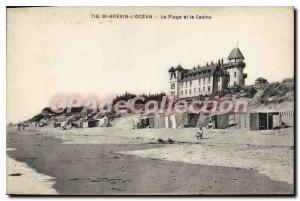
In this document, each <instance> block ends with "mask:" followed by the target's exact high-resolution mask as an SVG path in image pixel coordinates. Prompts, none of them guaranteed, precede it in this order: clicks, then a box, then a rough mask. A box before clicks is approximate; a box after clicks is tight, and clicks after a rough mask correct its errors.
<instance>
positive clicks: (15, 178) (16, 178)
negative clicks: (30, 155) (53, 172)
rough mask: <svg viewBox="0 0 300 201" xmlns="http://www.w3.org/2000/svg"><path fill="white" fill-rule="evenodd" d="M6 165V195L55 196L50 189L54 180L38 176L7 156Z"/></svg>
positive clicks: (41, 175) (23, 164)
mask: <svg viewBox="0 0 300 201" xmlns="http://www.w3.org/2000/svg"><path fill="white" fill-rule="evenodd" d="M6 164H7V167H8V168H7V172H6V178H7V179H6V189H7V190H6V193H7V194H23V195H28V194H31V195H32V194H35V195H55V194H57V192H56V190H55V189H54V188H53V187H52V186H53V185H54V183H55V182H54V181H55V178H53V177H50V176H48V175H44V174H40V173H38V172H36V171H35V170H34V169H32V168H30V167H28V165H26V164H25V163H22V162H18V161H16V160H14V159H12V158H10V157H9V156H8V157H7V158H6Z"/></svg>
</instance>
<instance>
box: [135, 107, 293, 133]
mask: <svg viewBox="0 0 300 201" xmlns="http://www.w3.org/2000/svg"><path fill="white" fill-rule="evenodd" d="M209 124H212V125H213V128H216V129H247V130H271V129H278V128H282V127H290V126H293V124H294V112H293V111H289V112H255V113H254V112H253V113H228V114H217V115H206V114H203V113H200V114H195V113H173V114H156V115H142V116H141V117H140V118H139V119H136V120H135V122H134V126H135V127H137V128H174V129H175V128H186V127H198V126H202V127H207V126H208V125H209Z"/></svg>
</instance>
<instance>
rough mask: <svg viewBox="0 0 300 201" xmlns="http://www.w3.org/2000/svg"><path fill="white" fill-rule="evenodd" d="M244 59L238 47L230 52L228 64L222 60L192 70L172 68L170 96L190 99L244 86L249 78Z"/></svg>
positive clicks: (178, 67) (170, 73)
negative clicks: (244, 71)
mask: <svg viewBox="0 0 300 201" xmlns="http://www.w3.org/2000/svg"><path fill="white" fill-rule="evenodd" d="M244 59H245V58H244V56H243V54H242V52H241V51H240V49H239V48H238V47H236V48H234V49H233V50H232V51H231V52H230V54H229V56H228V58H227V60H228V61H227V62H224V60H223V59H221V60H218V62H216V63H214V62H211V63H206V65H205V66H199V65H198V66H197V67H196V66H195V67H193V68H192V69H185V68H183V67H182V66H180V65H178V66H177V67H176V68H174V67H173V66H172V67H171V68H170V69H169V90H170V95H171V96H174V97H175V98H177V99H180V98H190V97H195V96H200V95H210V94H212V93H215V92H219V91H222V90H224V89H228V88H231V87H234V86H243V85H245V79H246V78H247V74H245V73H243V70H244V68H245V66H246V63H245V62H244Z"/></svg>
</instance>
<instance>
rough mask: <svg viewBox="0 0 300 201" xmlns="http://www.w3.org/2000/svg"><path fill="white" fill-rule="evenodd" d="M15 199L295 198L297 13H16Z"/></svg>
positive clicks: (9, 178)
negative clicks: (210, 196)
mask: <svg viewBox="0 0 300 201" xmlns="http://www.w3.org/2000/svg"><path fill="white" fill-rule="evenodd" d="M6 77H7V89H6V90H7V101H6V102H7V122H6V124H7V125H6V128H7V133H6V135H7V136H6V138H7V147H6V153H7V157H6V158H7V161H6V163H7V170H6V184H7V190H6V192H7V194H9V195H214V196H218V195H250V196H251V195H295V169H294V167H295V157H294V156H295V148H294V147H295V142H294V135H295V122H294V119H295V113H294V112H295V86H294V84H295V79H296V78H295V77H294V8H293V7H8V8H7V75H6Z"/></svg>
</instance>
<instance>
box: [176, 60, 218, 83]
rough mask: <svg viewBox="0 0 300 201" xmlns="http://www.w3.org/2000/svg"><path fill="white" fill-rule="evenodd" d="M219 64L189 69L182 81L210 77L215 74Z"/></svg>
mask: <svg viewBox="0 0 300 201" xmlns="http://www.w3.org/2000/svg"><path fill="white" fill-rule="evenodd" d="M217 67H218V65H217V64H214V65H209V66H203V67H196V68H193V69H190V70H188V71H187V72H185V73H184V75H183V79H182V81H189V80H194V79H198V78H201V77H210V76H213V75H214V73H215V71H216V69H217Z"/></svg>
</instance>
